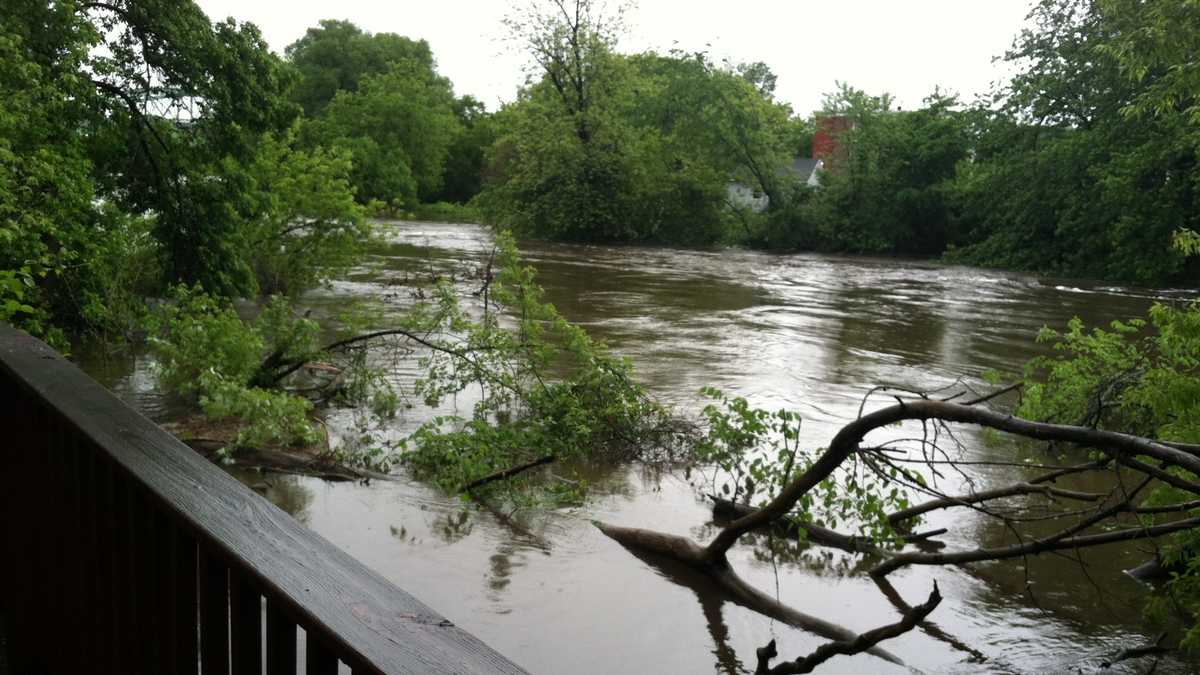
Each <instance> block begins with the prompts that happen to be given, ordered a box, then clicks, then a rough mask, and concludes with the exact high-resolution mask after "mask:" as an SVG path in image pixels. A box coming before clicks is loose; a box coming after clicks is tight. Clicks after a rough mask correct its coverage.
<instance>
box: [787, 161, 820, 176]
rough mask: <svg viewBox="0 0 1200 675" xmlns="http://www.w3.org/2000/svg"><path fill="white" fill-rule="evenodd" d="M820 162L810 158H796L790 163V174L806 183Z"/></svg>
mask: <svg viewBox="0 0 1200 675" xmlns="http://www.w3.org/2000/svg"><path fill="white" fill-rule="evenodd" d="M820 161H821V160H819V159H813V158H812V157H797V158H796V159H795V160H793V161H792V165H791V167H789V168H790V169H791V172H792V173H793V174H795V176H796V177H797V178H799V179H800V180H801V181H807V180H808V178H809V176H811V175H812V172H813V170H814V169H816V168H817V164H818V163H819V162H820Z"/></svg>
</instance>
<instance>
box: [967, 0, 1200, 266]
mask: <svg viewBox="0 0 1200 675" xmlns="http://www.w3.org/2000/svg"><path fill="white" fill-rule="evenodd" d="M1189 5H1190V3H1182V4H1179V3H1161V4H1159V3H1153V4H1152V5H1151V6H1149V7H1147V8H1145V9H1147V10H1148V11H1141V10H1142V9H1143V8H1142V7H1141V6H1140V4H1139V6H1138V7H1137V8H1136V11H1135V9H1134V8H1133V6H1132V5H1130V4H1128V3H1115V2H1114V3H1104V2H1091V1H1088V0H1042V2H1039V3H1038V4H1037V5H1035V6H1034V8H1033V11H1032V13H1031V19H1032V22H1033V28H1031V29H1028V30H1026V31H1024V32H1023V33H1022V34H1021V35H1020V36H1019V37H1018V38H1017V40H1016V42H1015V43H1014V45H1013V48H1012V49H1011V50H1010V51H1009V52H1008V54H1007V55H1006V56H1005V58H1006V60H1008V61H1009V62H1011V63H1013V64H1015V65H1017V66H1018V67H1020V68H1022V70H1021V71H1020V72H1019V73H1018V74H1017V75H1016V76H1015V77H1014V78H1013V81H1012V82H1011V84H1010V85H1009V87H1008V88H1007V89H1006V90H1005V91H1003V92H1001V101H1002V103H1003V106H1004V107H1003V111H1004V113H1006V117H1007V119H1005V118H999V119H996V118H993V119H992V120H991V121H990V122H988V123H986V124H984V125H982V126H981V127H980V128H981V132H982V133H981V138H980V143H981V145H982V151H981V152H979V153H977V154H976V157H975V159H974V161H972V162H970V163H966V164H964V167H963V170H962V171H961V172H960V178H961V179H960V180H959V181H957V184H956V185H955V187H954V190H953V193H954V196H953V209H954V210H955V211H956V212H957V213H958V217H957V218H956V220H957V221H958V223H957V224H956V226H955V227H956V229H959V230H960V232H959V233H956V235H955V239H956V240H957V241H961V242H964V243H965V245H964V246H963V247H962V249H961V250H959V251H956V252H955V254H954V255H955V257H956V258H957V259H960V260H966V261H971V262H982V263H988V264H998V265H1006V266H1019V267H1026V268H1031V269H1037V270H1040V271H1046V272H1053V273H1060V274H1073V275H1088V276H1096V277H1103V278H1110V279H1125V280H1132V281H1138V282H1143V283H1156V282H1157V283H1161V282H1163V281H1165V280H1167V279H1172V278H1178V277H1180V276H1186V275H1188V274H1192V273H1194V263H1192V264H1191V265H1192V266H1193V267H1192V268H1191V269H1189V267H1188V264H1187V263H1185V260H1184V258H1183V256H1182V254H1180V253H1179V252H1178V251H1176V250H1174V249H1173V248H1172V247H1171V237H1172V233H1173V232H1174V231H1175V230H1176V229H1178V228H1181V227H1183V228H1188V227H1194V226H1195V224H1196V217H1197V215H1196V214H1197V208H1196V206H1197V204H1196V189H1195V188H1196V185H1197V183H1196V181H1197V175H1198V174H1197V155H1196V148H1197V147H1198V146H1197V144H1196V139H1197V134H1196V131H1195V129H1196V127H1195V125H1194V124H1193V121H1192V120H1190V116H1189V114H1187V110H1189V109H1190V106H1191V105H1193V104H1192V103H1189V101H1192V100H1194V99H1191V98H1188V96H1187V93H1186V90H1187V87H1188V86H1190V85H1189V84H1188V82H1189V79H1188V77H1187V76H1185V75H1182V73H1186V72H1188V70H1189V69H1188V68H1187V67H1186V65H1185V64H1186V59H1187V58H1190V57H1187V56H1185V52H1187V48H1186V47H1185V46H1183V45H1184V44H1186V38H1181V39H1184V40H1185V42H1184V43H1180V44H1181V47H1180V48H1181V49H1182V51H1178V50H1175V48H1174V47H1166V46H1165V43H1163V42H1162V39H1163V35H1164V34H1165V33H1163V32H1162V31H1163V30H1166V29H1165V28H1164V25H1165V24H1164V22H1171V21H1179V22H1181V23H1180V25H1181V26H1186V25H1189V24H1188V23H1187V22H1188V21H1189V20H1190V21H1194V20H1195V17H1194V16H1193V15H1194V12H1191V14H1189V12H1190V10H1188V9H1186V7H1187V6H1189ZM1175 8H1179V11H1178V13H1175V12H1176V10H1175ZM1168 17H1170V18H1168ZM1171 30H1173V29H1171ZM1184 30H1186V29H1184ZM1155 45H1159V46H1160V47H1161V48H1159V47H1156V46H1155ZM1187 53H1190V52H1187ZM1170 59H1176V60H1174V61H1170ZM1155 73H1158V74H1162V75H1163V76H1164V77H1161V78H1160V77H1157V76H1156V75H1155ZM1172 73H1179V74H1178V75H1176V74H1172ZM1166 101H1172V102H1177V103H1178V105H1174V104H1171V105H1167V104H1166V103H1165V102H1166ZM1152 111H1153V112H1154V114H1149V113H1151V112H1152ZM985 119H986V118H985Z"/></svg>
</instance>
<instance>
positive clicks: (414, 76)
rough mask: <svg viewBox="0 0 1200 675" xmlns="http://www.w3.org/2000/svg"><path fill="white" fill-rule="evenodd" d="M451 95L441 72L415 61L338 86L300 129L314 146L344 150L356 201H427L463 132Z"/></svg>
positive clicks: (440, 178) (395, 65)
mask: <svg viewBox="0 0 1200 675" xmlns="http://www.w3.org/2000/svg"><path fill="white" fill-rule="evenodd" d="M454 103H455V101H454V97H453V94H452V93H451V91H450V85H449V82H447V81H446V80H445V79H444V78H440V77H438V78H433V79H431V78H430V72H429V70H428V69H427V68H426V67H425V66H424V65H422V64H420V63H418V62H415V61H397V62H395V63H393V64H391V66H390V68H389V70H388V71H387V72H386V73H383V74H380V75H368V76H366V77H364V78H363V80H362V82H361V83H360V85H359V88H358V90H357V91H340V92H338V94H337V95H336V96H335V97H334V99H333V101H332V102H330V104H329V105H328V106H327V107H326V108H325V112H324V114H322V116H321V117H319V118H317V119H315V120H312V121H310V122H309V123H308V125H306V128H305V129H304V137H305V139H306V140H307V141H308V143H309V144H311V145H314V146H315V145H331V146H336V147H339V148H343V149H345V150H346V151H348V152H349V153H350V155H351V157H352V161H353V171H352V181H353V183H354V185H355V187H356V188H357V198H358V199H359V201H360V202H367V201H370V200H372V199H378V200H381V201H384V202H391V201H397V202H400V203H408V204H413V203H415V202H416V201H417V200H424V201H428V200H429V199H430V198H432V197H433V196H434V195H436V194H437V193H438V191H439V190H440V189H441V185H442V173H443V168H444V165H445V162H446V157H447V155H448V154H449V150H450V146H451V144H452V143H453V141H454V139H455V138H456V136H457V135H458V134H459V133H460V131H461V129H460V126H459V122H458V118H457V117H456V116H455V114H454Z"/></svg>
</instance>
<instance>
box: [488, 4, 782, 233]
mask: <svg viewBox="0 0 1200 675" xmlns="http://www.w3.org/2000/svg"><path fill="white" fill-rule="evenodd" d="M618 18H619V16H618ZM508 23H509V26H510V28H511V29H512V30H513V31H514V35H515V36H516V37H517V38H518V39H519V40H520V41H521V42H522V43H523V44H524V45H526V46H527V48H528V49H529V51H530V54H531V57H532V59H533V62H534V64H535V68H536V71H535V74H534V75H533V76H532V77H531V79H530V83H529V85H528V86H527V87H526V89H525V90H524V91H523V92H522V96H521V98H520V99H519V100H518V101H517V102H516V103H514V104H513V105H511V106H509V107H508V108H507V109H505V110H503V111H502V112H501V114H499V115H498V116H497V122H498V123H499V125H500V129H501V134H500V137H499V140H498V141H497V144H496V146H495V147H494V149H493V152H492V155H491V163H490V169H489V180H488V181H487V183H486V186H485V190H484V193H483V194H482V195H481V197H480V202H481V204H482V205H483V206H484V207H485V210H486V211H487V212H488V213H489V214H490V215H491V217H492V218H494V219H496V220H499V221H501V222H503V223H505V224H508V225H510V226H512V227H514V228H516V229H518V230H519V231H520V232H521V233H523V234H531V235H534V236H543V237H551V238H559V239H572V240H589V241H639V240H641V241H663V242H673V243H685V244H708V243H712V242H714V241H719V240H721V239H723V238H725V235H726V223H727V222H728V221H729V219H730V215H729V212H728V210H727V208H726V206H727V204H726V197H727V190H728V185H729V184H730V183H731V182H732V181H737V180H740V181H743V182H745V183H746V184H749V185H753V186H755V187H756V188H759V189H761V190H762V191H763V192H764V193H766V194H773V193H778V192H779V191H780V183H781V182H783V178H782V169H783V167H784V166H785V165H786V164H788V163H790V160H791V157H790V156H788V153H787V152H786V146H787V142H788V141H787V133H786V129H787V120H788V114H789V111H788V110H787V109H786V107H784V106H781V105H779V104H778V103H776V102H775V101H774V100H773V99H771V97H770V91H771V86H770V82H771V81H772V78H773V77H774V76H773V75H772V74H771V73H770V71H769V69H767V68H766V67H765V66H764V65H763V64H754V65H752V66H747V67H744V68H743V70H742V72H740V73H739V72H738V71H737V70H735V67H734V66H732V65H727V66H726V67H724V68H721V67H717V66H715V65H714V64H713V63H711V61H709V59H708V57H707V55H705V54H683V53H672V54H670V55H668V56H661V55H657V54H653V53H648V54H640V55H635V56H623V55H620V54H617V53H615V52H614V48H615V41H616V26H618V25H619V21H618V20H616V19H612V18H610V17H606V16H604V15H603V14H602V12H601V8H599V7H598V6H597V5H596V4H595V3H590V2H578V3H564V2H554V3H550V4H549V5H548V6H547V7H546V10H545V11H544V12H539V11H538V10H537V9H536V8H534V9H530V10H527V11H526V12H524V13H521V14H518V15H516V16H515V17H513V18H510V19H509V21H508ZM776 201H778V200H776Z"/></svg>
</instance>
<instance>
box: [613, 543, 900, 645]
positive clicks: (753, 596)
mask: <svg viewBox="0 0 1200 675" xmlns="http://www.w3.org/2000/svg"><path fill="white" fill-rule="evenodd" d="M592 524H593V525H595V526H596V527H597V528H598V529H599V530H600V531H601V532H603V533H604V534H605V535H607V536H608V537H609V538H611V539H613V540H615V541H616V542H617V543H619V544H621V545H622V546H625V547H626V548H629V549H631V550H633V551H634V552H635V553H639V554H640V553H653V554H656V555H658V556H661V557H663V558H667V559H669V560H673V561H675V562H679V563H683V564H684V565H687V566H688V567H691V568H692V569H694V570H696V571H698V572H701V573H703V574H704V575H705V576H707V577H708V578H709V579H710V580H712V581H713V582H714V583H715V584H716V585H717V587H718V588H720V589H721V590H723V591H725V592H726V593H727V594H728V595H729V597H730V599H732V600H733V601H735V602H737V603H738V604H741V605H743V606H744V607H747V608H749V609H751V610H753V611H756V612H758V613H760V614H763V615H765V616H769V617H771V618H773V619H775V620H777V621H782V622H784V623H786V624H788V625H789V626H794V627H796V628H800V629H803V630H806V631H809V632H810V633H815V634H816V635H820V636H821V637H824V638H829V639H831V640H840V641H850V640H853V639H855V638H856V637H857V635H856V634H855V633H854V631H851V630H850V629H848V628H845V627H843V626H839V625H837V624H835V623H832V622H829V621H826V620H824V619H820V618H818V617H815V616H812V615H811V614H806V613H804V612H801V611H799V610H797V609H795V608H792V607H789V606H787V605H785V604H783V603H781V602H779V601H778V600H776V599H775V598H773V597H771V596H769V595H767V594H766V593H763V592H762V591H760V590H758V589H756V588H754V587H753V586H751V585H750V584H748V583H746V582H745V581H743V580H742V578H741V577H739V576H738V575H737V574H736V573H735V572H734V571H733V569H732V568H730V567H729V565H727V564H721V565H711V564H710V563H709V562H708V560H707V559H706V558H705V556H704V548H703V547H701V546H700V545H699V544H697V543H696V542H694V541H692V540H691V539H688V538H687V537H680V536H677V535H673V534H666V533H663V532H655V531H653V530H643V529H640V528H634V527H620V526H617V525H609V524H607V523H601V522H596V521H593V523H592ZM866 651H867V652H869V653H870V654H873V655H875V656H878V657H879V658H882V659H885V660H887V661H891V662H892V663H897V664H901V665H903V662H902V661H901V660H900V659H899V658H897V657H896V656H894V655H892V654H890V653H888V652H887V651H885V650H883V649H880V648H878V647H872V648H870V649H868V650H866Z"/></svg>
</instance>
